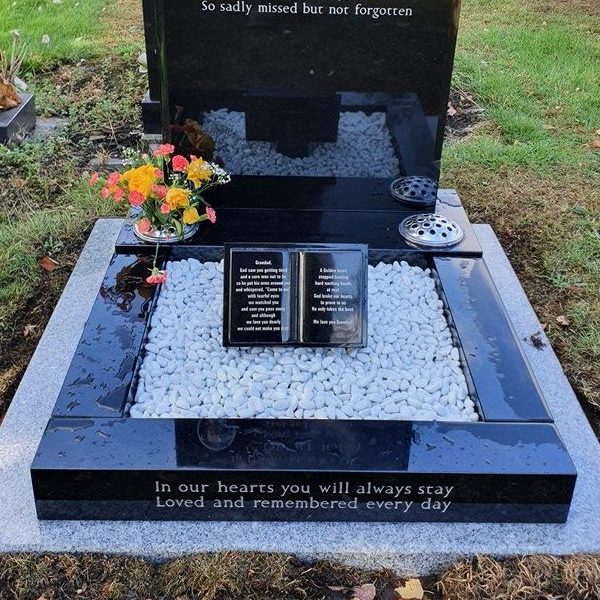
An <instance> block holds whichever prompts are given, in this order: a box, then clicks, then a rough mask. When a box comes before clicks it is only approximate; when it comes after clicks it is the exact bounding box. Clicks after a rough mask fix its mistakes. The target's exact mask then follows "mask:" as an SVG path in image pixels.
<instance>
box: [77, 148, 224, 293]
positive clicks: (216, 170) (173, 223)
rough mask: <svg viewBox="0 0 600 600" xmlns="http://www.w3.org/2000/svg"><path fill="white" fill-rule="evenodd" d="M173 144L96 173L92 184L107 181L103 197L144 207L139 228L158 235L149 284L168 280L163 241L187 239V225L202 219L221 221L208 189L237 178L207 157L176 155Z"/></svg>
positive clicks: (138, 218) (148, 234) (146, 236)
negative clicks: (123, 167)
mask: <svg viewBox="0 0 600 600" xmlns="http://www.w3.org/2000/svg"><path fill="white" fill-rule="evenodd" d="M174 152H175V147H174V146H173V145H172V144H161V145H160V146H159V147H158V149H157V150H155V151H154V153H153V154H152V156H149V155H148V154H142V155H139V156H138V155H136V156H133V157H131V159H130V161H129V162H130V163H131V164H130V168H129V169H128V170H127V171H125V172H123V173H119V172H117V171H115V172H113V173H111V174H110V175H109V176H108V177H107V178H106V179H100V176H99V174H98V173H92V175H91V177H90V180H89V183H90V185H97V184H101V191H100V194H101V195H102V197H103V198H106V199H108V198H112V199H113V200H114V201H115V202H122V201H127V202H129V204H130V205H131V206H133V207H134V208H136V209H138V211H139V212H138V214H137V216H136V223H135V230H136V233H137V234H138V235H139V236H140V237H142V239H153V240H156V251H155V253H154V262H153V265H152V272H151V274H150V275H149V277H148V278H147V279H146V281H147V282H148V283H151V284H158V283H164V282H165V281H166V277H167V274H166V272H165V271H163V270H160V269H158V268H157V266H156V261H157V257H158V248H159V244H160V242H161V241H167V242H168V241H174V240H177V239H179V240H181V239H183V238H184V235H185V233H186V229H189V228H190V227H192V226H196V224H197V223H200V222H201V221H210V222H211V223H215V222H216V220H217V215H216V212H215V210H214V209H213V208H212V207H211V205H210V204H209V203H208V202H206V200H205V199H204V197H203V194H204V193H205V192H206V191H207V190H208V189H209V188H211V187H214V186H217V185H223V184H226V183H229V181H231V177H230V175H229V173H227V172H226V171H225V170H224V169H222V168H221V167H220V166H219V165H217V164H216V163H213V162H208V161H206V160H204V159H203V158H198V157H196V156H193V155H192V156H190V157H189V159H188V158H186V157H185V156H183V155H181V154H177V155H173V154H174Z"/></svg>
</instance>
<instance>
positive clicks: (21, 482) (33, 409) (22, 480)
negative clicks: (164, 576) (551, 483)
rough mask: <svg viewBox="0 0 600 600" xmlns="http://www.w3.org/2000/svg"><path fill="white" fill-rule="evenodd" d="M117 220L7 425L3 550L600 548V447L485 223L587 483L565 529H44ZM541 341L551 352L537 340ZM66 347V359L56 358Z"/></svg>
mask: <svg viewBox="0 0 600 600" xmlns="http://www.w3.org/2000/svg"><path fill="white" fill-rule="evenodd" d="M120 229H121V222H120V221H117V220H101V221H99V222H98V223H97V224H96V227H95V229H94V231H93V232H92V234H91V236H90V239H89V241H88V243H87V245H86V248H85V249H84V251H83V253H82V255H81V258H80V260H79V262H78V264H77V266H76V267H75V270H74V272H73V275H72V277H71V279H70V280H69V282H68V284H67V286H66V288H65V292H64V293H63V295H62V297H61V299H60V301H59V303H58V305H57V309H56V311H55V313H54V315H53V316H52V318H51V320H50V322H49V324H48V327H47V328H46V330H45V332H44V335H43V337H42V339H41V341H40V344H39V346H38V349H37V350H36V352H35V354H34V356H33V359H32V361H31V364H30V366H29V368H28V370H27V372H26V374H25V376H24V377H23V379H22V382H21V385H20V387H19V389H18V391H17V393H16V395H15V398H14V400H13V403H12V404H11V407H10V408H9V411H8V414H7V416H6V418H5V420H4V422H3V425H2V427H1V428H0V450H1V451H0V456H2V462H1V463H0V518H1V520H2V522H3V524H4V526H3V527H2V529H1V530H0V551H2V552H19V551H26V552H107V553H125V554H130V555H137V556H144V557H148V558H151V559H154V560H165V559H169V558H173V557H178V556H181V555H182V554H185V553H193V552H208V551H218V550H252V551H261V550H262V551H271V552H272V551H282V552H292V553H295V554H297V555H299V556H300V557H301V558H306V559H316V558H329V559H332V558H333V559H336V560H341V561H343V562H345V563H348V564H353V565H358V566H362V567H374V568H376V567H380V566H386V567H390V568H393V569H396V570H398V571H399V572H401V573H403V574H414V575H425V574H430V573H433V572H436V571H439V569H441V568H444V567H445V566H446V565H448V564H449V563H450V562H452V561H454V560H457V559H459V558H463V557H467V556H472V555H475V554H489V555H493V556H496V557H502V556H507V555H511V554H522V553H550V554H555V555H565V554H573V553H598V552H600V517H599V516H598V511H597V510H596V504H597V498H598V496H599V495H600V489H599V488H598V478H597V476H596V474H597V473H598V471H599V470H600V452H599V450H600V447H599V444H598V441H597V439H596V438H595V435H594V433H593V431H592V429H591V427H590V426H589V424H588V422H587V419H586V417H585V415H584V414H583V412H582V410H581V408H580V406H579V404H578V402H577V399H576V397H575V395H574V393H573V391H572V390H571V388H570V386H569V384H568V382H567V380H566V378H565V376H564V374H563V372H562V370H561V368H560V364H559V362H558V360H557V358H556V356H555V355H554V353H553V351H552V349H551V347H550V345H549V342H548V340H547V339H546V337H545V336H544V334H543V332H542V331H541V326H540V324H539V321H538V320H537V319H536V317H535V314H534V312H533V310H532V308H531V306H530V304H529V302H528V301H527V298H526V296H525V293H524V291H523V289H522V288H521V286H520V285H519V282H518V280H517V278H516V276H515V274H514V272H513V271H512V270H511V268H510V264H509V262H508V259H507V258H506V256H505V255H504V253H503V252H502V249H501V247H500V245H499V243H498V241H497V239H496V238H495V236H494V234H493V233H492V231H491V229H490V228H489V227H488V226H483V225H477V226H475V231H476V233H477V236H478V238H479V239H480V240H481V242H482V245H483V250H484V253H485V255H486V257H487V258H486V263H487V266H488V268H489V270H490V272H491V273H493V279H494V283H495V285H496V287H497V288H498V290H499V292H500V295H501V298H502V302H503V303H504V304H505V306H506V309H507V311H508V313H509V315H510V318H511V322H512V324H513V326H514V328H515V332H516V339H518V340H520V341H519V345H520V347H521V349H522V351H523V353H524V354H525V355H526V357H527V359H528V361H529V363H530V364H531V367H532V370H533V372H534V374H535V375H536V378H537V379H538V380H539V382H540V387H541V391H542V392H543V395H544V397H545V398H546V400H547V402H548V407H549V410H550V411H551V412H552V414H553V415H554V417H555V422H556V426H557V428H558V431H559V433H560V435H561V437H562V439H564V441H565V445H566V447H567V448H568V450H569V453H570V454H571V456H572V458H573V461H574V463H575V466H576V467H577V470H578V473H579V476H578V479H577V485H576V488H575V494H574V498H573V503H572V507H571V513H570V517H569V520H568V521H567V523H566V524H565V525H535V524H513V525H511V524H474V523H470V524H468V523H455V524H439V523H381V524H374V523H362V524H361V523H348V522H345V523H344V522H338V523H328V524H325V523H259V522H256V523H253V524H251V525H249V524H247V523H231V522H227V523H224V522H212V523H210V522H205V523H196V524H195V525H194V527H193V528H191V529H190V526H189V524H187V523H177V522H145V523H140V522H127V521H120V522H109V523H107V522H100V521H97V522H94V521H70V522H64V521H62V522H61V521H54V522H48V521H46V522H44V521H38V519H37V517H36V514H35V509H34V498H33V491H32V487H31V479H30V474H29V465H30V462H31V460H32V459H33V457H34V455H35V453H36V449H37V445H38V442H39V440H40V439H41V436H42V434H43V432H44V428H45V426H46V421H47V419H48V417H49V416H50V415H51V412H52V410H53V405H54V402H55V399H56V396H57V394H58V393H59V391H60V388H61V386H62V383H63V379H64V376H65V374H66V371H67V369H68V367H69V364H70V361H71V357H72V355H73V352H74V351H75V348H76V345H77V341H78V338H79V336H80V333H81V331H82V329H83V327H84V324H85V322H86V320H87V318H88V316H89V311H90V309H91V308H92V306H93V303H94V300H95V296H96V292H95V290H96V289H97V288H98V286H99V285H100V283H101V280H102V277H103V270H104V267H105V266H106V265H108V263H109V261H110V259H111V256H112V252H113V244H114V240H116V237H117V235H118V233H119V231H120ZM532 334H539V335H540V338H541V340H542V341H543V344H544V345H543V346H542V347H534V346H533V345H532V344H530V343H528V342H527V341H526V340H528V339H529V337H530V336H531V335H532ZM56 348H62V352H58V353H57V352H56V351H55V349H56Z"/></svg>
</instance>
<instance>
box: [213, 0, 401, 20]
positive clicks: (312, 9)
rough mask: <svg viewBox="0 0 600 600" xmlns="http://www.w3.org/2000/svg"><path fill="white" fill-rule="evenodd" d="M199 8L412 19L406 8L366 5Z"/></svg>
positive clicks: (217, 4) (242, 3)
mask: <svg viewBox="0 0 600 600" xmlns="http://www.w3.org/2000/svg"><path fill="white" fill-rule="evenodd" d="M201 8H202V11H204V12H219V13H232V14H241V15H245V16H250V15H251V14H252V13H258V14H287V15H329V16H338V17H342V16H354V17H369V18H371V19H379V18H384V17H412V16H413V9H412V8H411V7H406V6H372V5H370V4H368V3H360V2H359V3H356V4H354V5H342V4H334V5H324V4H316V5H315V4H312V3H309V2H292V3H277V2H267V3H251V2H246V1H245V0H237V1H236V2H210V1H209V0H202V2H201Z"/></svg>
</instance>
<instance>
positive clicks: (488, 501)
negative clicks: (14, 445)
mask: <svg viewBox="0 0 600 600" xmlns="http://www.w3.org/2000/svg"><path fill="white" fill-rule="evenodd" d="M186 256H193V257H195V258H198V259H200V260H216V259H219V258H221V257H222V256H223V248H222V247H218V246H216V247H215V246H213V247H210V246H195V247H174V248H172V249H171V251H170V257H171V258H183V257H186ZM394 259H408V260H409V261H412V262H413V263H414V264H419V265H421V266H429V267H431V268H432V269H433V271H434V273H435V276H436V278H437V285H438V290H439V292H440V294H441V297H442V298H443V300H444V303H445V306H446V311H447V316H448V318H449V321H450V323H451V325H452V326H453V328H455V333H456V336H457V339H458V341H459V343H460V348H461V356H462V360H463V367H464V370H465V373H466V375H467V378H468V380H469V385H470V387H471V393H472V394H473V396H474V398H476V400H477V404H478V409H479V411H480V413H481V417H482V420H481V421H480V422H477V423H438V422H410V421H392V422H380V421H370V420H367V421H337V420H336V421H316V420H286V419H283V420H266V421H265V420H262V421H261V420H236V419H232V420H210V419H179V420H178V419H131V418H129V417H128V408H129V404H130V402H131V401H132V398H133V395H134V393H135V374H136V370H137V366H138V364H139V361H140V358H141V357H142V356H143V343H144V337H145V335H146V328H147V325H148V321H149V317H150V315H151V311H152V305H153V302H154V301H155V299H156V294H157V289H156V288H150V287H148V286H147V285H146V284H145V283H144V281H143V275H142V273H145V270H146V269H147V266H148V262H147V260H148V259H147V258H145V257H143V256H142V257H138V256H135V255H115V256H114V257H113V260H112V262H111V265H110V267H109V270H108V272H107V276H106V279H105V282H104V283H103V285H102V287H101V292H100V294H99V296H98V299H97V301H96V303H95V304H94V307H93V309H92V313H91V315H90V319H89V321H88V323H87V325H86V327H85V329H84V332H83V335H82V338H81V341H80V343H79V346H78V349H77V351H76V353H75V356H74V359H73V363H72V365H71V368H70V370H69V373H68V375H67V378H66V380H65V384H64V386H63V389H62V391H61V393H60V395H59V398H58V400H57V403H56V406H55V409H54V411H53V417H52V419H51V420H50V422H49V424H48V428H47V429H46V431H45V433H44V435H43V438H42V441H41V443H40V446H39V449H38V452H37V455H36V458H35V460H34V463H33V465H32V478H33V483H34V491H35V497H36V506H37V510H38V515H39V517H40V518H42V519H51V518H57V519H79V518H81V519H157V520H162V519H186V520H194V519H200V520H202V519H231V520H244V519H250V520H374V521H386V520H407V521H415V520H428V521H495V522H501V521H506V522H508V521H523V522H563V521H564V520H565V519H566V518H567V514H568V509H569V505H570V500H571V497H572V492H573V486H574V483H575V479H576V472H575V469H574V467H573V464H572V462H571V460H570V458H569V456H568V453H567V451H566V449H565V447H564V445H563V443H562V441H561V439H560V437H559V435H558V433H557V430H556V428H555V426H554V424H553V422H552V418H551V416H550V415H549V414H548V411H547V409H546V407H545V404H544V401H543V398H542V397H541V394H540V392H539V389H538V387H537V384H536V383H535V380H534V377H533V376H532V374H531V371H530V369H529V367H528V365H527V361H526V359H525V358H524V356H523V354H522V352H521V351H520V349H519V343H518V341H517V340H516V338H515V336H514V334H513V332H512V328H511V326H510V321H509V319H508V316H507V314H506V311H505V310H504V307H503V305H502V303H501V301H500V298H499V296H498V293H497V291H496V290H495V288H494V285H493V281H492V279H491V277H490V275H489V272H488V271H487V268H486V266H485V262H484V261H483V260H482V259H480V258H479V259H478V258H471V257H468V256H466V257H445V258H441V257H431V256H427V255H423V254H417V253H414V252H413V253H408V254H407V253H402V252H400V253H398V252H394V251H389V250H388V251H373V252H371V253H370V260H371V261H373V262H378V261H380V260H384V261H390V260H394ZM115 340H119V343H120V344H121V346H120V349H118V351H116V352H115V345H114V344H115ZM292 483H293V484H294V485H300V484H302V485H303V486H304V487H303V488H299V491H298V492H297V493H295V494H292V493H290V496H289V497H288V498H284V500H286V502H287V501H288V500H289V504H285V503H284V504H283V505H280V502H279V501H280V500H282V498H281V497H278V496H277V494H278V493H279V494H281V491H282V490H283V488H282V486H284V485H290V484H292ZM202 485H204V486H206V487H205V488H204V490H205V493H204V494H198V493H196V492H193V491H189V490H192V489H200V488H201V486H202ZM252 485H254V486H255V487H254V488H251V489H252V490H254V491H252V492H249V493H238V490H239V489H241V488H239V486H252ZM261 485H262V486H263V487H262V488H261V487H260V486H261ZM334 485H337V486H338V488H335V489H338V490H341V491H337V492H333V491H332V490H333V489H334V488H333V487H328V486H334ZM186 486H187V487H186ZM198 486H200V487H198ZM233 486H238V487H233ZM269 486H271V487H269ZM361 486H362V487H361ZM365 486H367V487H368V486H370V487H369V489H370V490H371V491H370V492H369V493H367V492H365V493H364V494H363V493H361V492H360V490H364V489H366V488H365ZM373 486H376V487H373ZM389 486H392V487H389ZM394 486H395V487H394ZM448 487H451V488H452V490H451V492H449V493H448V497H446V498H444V497H443V495H444V493H446V492H445V491H444V490H447V489H448ZM397 488H402V489H403V490H404V491H403V492H399V494H400V495H399V496H398V497H396V498H393V497H392V498H390V493H392V492H390V490H392V489H397ZM157 489H158V490H159V491H160V493H157V491H156V490H157ZM244 489H250V488H244ZM294 489H296V488H294ZM167 490H170V491H167ZM181 490H184V491H183V492H182V491H181ZM186 490H188V491H186ZM223 490H234V491H228V492H224V491H223ZM260 490H262V491H260ZM302 490H304V491H302ZM327 490H329V491H327ZM200 496H202V499H200ZM241 496H243V499H242V500H240V497H241ZM311 498H312V500H311ZM334 500H335V501H336V502H337V503H334V504H333V505H331V504H330V503H331V502H332V501H334ZM236 502H238V506H236V504H235V503H236ZM306 502H308V504H306ZM340 502H342V503H345V504H341V505H340V504H339V503H340ZM402 502H404V504H402ZM444 502H450V504H444ZM390 503H391V504H390ZM407 503H411V504H410V508H407V507H408V506H409V505H408V504H407ZM424 503H425V504H424ZM200 504H202V506H200ZM242 505H243V506H242ZM433 507H436V508H433ZM444 507H445V508H444ZM404 509H406V511H404Z"/></svg>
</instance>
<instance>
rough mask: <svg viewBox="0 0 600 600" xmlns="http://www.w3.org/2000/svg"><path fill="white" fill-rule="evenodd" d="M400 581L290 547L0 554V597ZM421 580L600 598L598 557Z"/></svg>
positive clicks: (141, 596)
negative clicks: (151, 554)
mask: <svg viewBox="0 0 600 600" xmlns="http://www.w3.org/2000/svg"><path fill="white" fill-rule="evenodd" d="M404 583H405V579H404V578H403V577H401V576H399V575H397V574H395V573H392V572H391V571H387V570H385V569H379V570H377V571H369V570H363V569H358V568H353V567H347V566H343V565H340V564H336V563H333V562H325V561H320V562H315V563H304V562H301V561H299V560H298V559H296V558H294V557H293V556H290V555H288V554H261V553H254V552H248V553H241V552H220V553H212V554H201V555H195V556H187V557H184V558H180V559H177V560H174V561H170V562H167V563H164V564H161V565H156V564H152V563H149V562H147V561H145V560H142V559H137V558H130V557H119V556H105V555H94V554H83V555H69V554H47V555H31V554H13V555H3V556H2V555H0V600H41V599H42V598H44V599H45V600H74V599H78V600H159V599H160V600H235V599H243V600H264V599H271V598H273V599H277V600H350V599H351V597H353V596H354V593H353V590H354V588H356V587H358V586H364V585H365V584H371V585H373V586H374V587H375V591H376V596H375V598H374V600H398V598H399V597H400V596H399V595H398V594H397V592H396V591H395V590H396V589H398V588H400V587H401V586H403V585H404ZM421 584H422V587H423V589H424V590H425V595H424V600H538V599H542V598H544V599H546V598H547V599H550V598H555V599H556V600H558V599H559V598H560V599H561V600H592V599H596V598H598V597H600V558H599V557H597V556H572V557H566V558H561V557H549V556H520V557H515V558H511V559H508V560H504V561H498V560H495V559H493V558H489V557H478V558H474V559H472V560H464V561H460V562H457V563H455V564H453V565H451V566H450V567H449V568H448V569H446V570H445V571H444V572H443V573H441V574H440V575H439V576H437V577H427V578H424V579H422V580H421ZM369 597H371V596H369Z"/></svg>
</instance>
